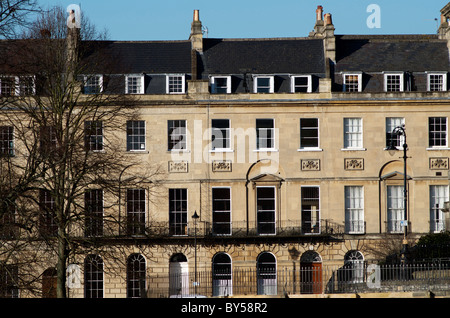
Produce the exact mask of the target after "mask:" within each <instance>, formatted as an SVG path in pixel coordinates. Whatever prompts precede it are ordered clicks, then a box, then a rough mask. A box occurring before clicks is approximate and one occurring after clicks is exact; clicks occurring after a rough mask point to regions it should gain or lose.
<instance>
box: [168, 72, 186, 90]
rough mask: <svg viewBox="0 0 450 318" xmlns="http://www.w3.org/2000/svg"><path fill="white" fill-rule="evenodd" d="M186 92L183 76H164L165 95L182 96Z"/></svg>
mask: <svg viewBox="0 0 450 318" xmlns="http://www.w3.org/2000/svg"><path fill="white" fill-rule="evenodd" d="M185 90H186V83H185V75H184V74H171V75H167V76H166V93H167V94H184V93H185Z"/></svg>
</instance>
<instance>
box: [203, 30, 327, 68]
mask: <svg viewBox="0 0 450 318" xmlns="http://www.w3.org/2000/svg"><path fill="white" fill-rule="evenodd" d="M203 52H204V53H203V55H204V63H205V65H204V67H205V71H206V73H209V74H242V73H243V72H247V73H253V74H282V73H306V74H315V73H316V74H317V73H324V72H325V63H324V50H323V41H322V40H319V39H310V38H293V39H204V40H203Z"/></svg>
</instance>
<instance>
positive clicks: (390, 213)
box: [387, 186, 405, 233]
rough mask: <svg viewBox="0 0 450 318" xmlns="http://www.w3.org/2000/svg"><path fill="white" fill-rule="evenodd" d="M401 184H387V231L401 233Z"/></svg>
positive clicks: (402, 212) (402, 206)
mask: <svg viewBox="0 0 450 318" xmlns="http://www.w3.org/2000/svg"><path fill="white" fill-rule="evenodd" d="M403 189H404V187H403V186H387V222H388V232H389V233H403V227H402V221H403V220H404V214H405V210H404V193H403Z"/></svg>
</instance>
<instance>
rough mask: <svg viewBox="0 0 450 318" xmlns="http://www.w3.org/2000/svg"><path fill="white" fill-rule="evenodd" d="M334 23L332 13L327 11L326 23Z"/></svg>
mask: <svg viewBox="0 0 450 318" xmlns="http://www.w3.org/2000/svg"><path fill="white" fill-rule="evenodd" d="M329 24H333V21H332V19H331V13H325V25H329Z"/></svg>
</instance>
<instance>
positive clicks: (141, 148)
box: [125, 119, 147, 152]
mask: <svg viewBox="0 0 450 318" xmlns="http://www.w3.org/2000/svg"><path fill="white" fill-rule="evenodd" d="M131 122H143V123H144V142H143V143H140V145H139V146H140V147H139V149H134V148H128V137H131V136H141V135H135V134H130V135H129V134H128V123H131ZM126 125H127V126H126V127H125V128H126V130H127V131H126V140H125V142H126V146H127V152H142V151H146V148H147V122H146V121H145V120H142V119H136V120H128V121H127V122H126ZM133 129H135V128H134V127H133ZM131 144H136V143H134V142H132V143H131ZM142 145H143V146H144V147H142Z"/></svg>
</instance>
